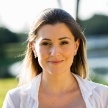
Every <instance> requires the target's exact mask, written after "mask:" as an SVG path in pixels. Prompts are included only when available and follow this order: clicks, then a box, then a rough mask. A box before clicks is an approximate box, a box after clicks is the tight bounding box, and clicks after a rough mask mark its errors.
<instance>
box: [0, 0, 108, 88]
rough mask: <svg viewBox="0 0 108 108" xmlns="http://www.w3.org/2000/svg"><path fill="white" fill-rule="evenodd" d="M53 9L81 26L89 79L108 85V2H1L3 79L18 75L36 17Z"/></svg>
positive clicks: (0, 0) (1, 68)
mask: <svg viewBox="0 0 108 108" xmlns="http://www.w3.org/2000/svg"><path fill="white" fill-rule="evenodd" d="M50 7H53V8H62V9H65V10H66V11H67V12H69V13H70V14H71V15H72V16H73V18H74V19H75V20H76V21H77V22H78V23H79V24H80V26H81V27H82V29H83V30H84V32H85V36H86V38H87V53H88V62H89V65H90V78H91V79H92V80H93V81H94V82H97V83H102V84H105V85H108V0H0V79H6V78H14V77H16V76H17V75H18V74H19V68H20V66H21V61H22V60H23V56H20V55H22V54H23V52H24V51H25V48H26V43H24V42H25V41H26V38H27V34H28V32H29V29H30V27H31V25H32V23H33V21H34V19H35V17H36V15H38V13H39V12H40V11H42V10H43V9H45V8H50ZM0 89H1V88H0Z"/></svg>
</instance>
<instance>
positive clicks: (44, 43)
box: [42, 42, 51, 46]
mask: <svg viewBox="0 0 108 108" xmlns="http://www.w3.org/2000/svg"><path fill="white" fill-rule="evenodd" d="M42 45H44V46H48V45H51V43H49V42H43V43H42Z"/></svg>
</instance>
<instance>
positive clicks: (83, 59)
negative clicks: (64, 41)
mask: <svg viewBox="0 0 108 108" xmlns="http://www.w3.org/2000/svg"><path fill="white" fill-rule="evenodd" d="M56 23H64V24H65V25H66V26H67V27H68V28H69V30H70V31H71V33H72V34H73V36H74V38H75V41H76V40H77V39H80V45H79V48H78V51H77V54H76V55H75V57H74V61H73V64H72V66H71V72H73V73H75V74H77V75H79V76H81V77H82V78H87V76H88V64H87V51H86V39H85V36H84V34H83V32H82V30H81V28H80V26H79V25H78V23H77V22H76V21H75V20H74V19H73V17H72V16H71V15H70V14H69V13H68V12H66V11H65V10H62V9H58V8H48V9H45V10H43V11H42V12H41V13H40V15H38V17H37V18H36V20H35V22H34V24H33V26H32V28H31V30H30V32H29V36H28V46H27V50H26V55H25V58H24V63H23V64H24V65H23V69H24V70H23V71H24V72H23V73H25V74H22V75H21V76H20V79H19V83H20V84H23V82H25V83H26V82H27V80H30V79H32V78H33V77H34V76H36V75H38V74H39V73H41V72H42V68H41V67H40V65H39V63H38V58H35V56H34V53H33V51H32V49H31V47H30V42H33V41H34V40H35V39H36V37H37V32H38V30H39V29H40V28H41V27H42V26H43V25H46V24H51V25H53V24H56Z"/></svg>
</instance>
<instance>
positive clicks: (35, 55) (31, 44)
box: [29, 42, 37, 58]
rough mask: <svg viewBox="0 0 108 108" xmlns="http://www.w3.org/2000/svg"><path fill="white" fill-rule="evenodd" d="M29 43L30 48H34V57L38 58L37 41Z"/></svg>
mask: <svg viewBox="0 0 108 108" xmlns="http://www.w3.org/2000/svg"><path fill="white" fill-rule="evenodd" d="M29 45H30V48H31V49H32V51H33V53H34V57H35V58H36V57H37V54H36V48H35V43H34V42H30V43H29Z"/></svg>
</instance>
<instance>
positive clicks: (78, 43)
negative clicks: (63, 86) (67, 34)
mask: <svg viewBox="0 0 108 108" xmlns="http://www.w3.org/2000/svg"><path fill="white" fill-rule="evenodd" d="M79 45H80V39H79V38H78V39H77V40H76V41H75V55H76V54H77V51H78V48H79Z"/></svg>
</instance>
